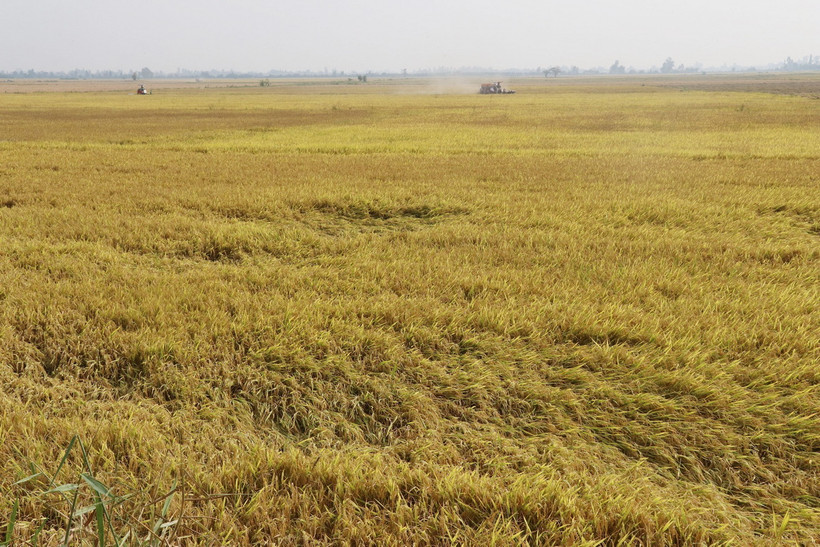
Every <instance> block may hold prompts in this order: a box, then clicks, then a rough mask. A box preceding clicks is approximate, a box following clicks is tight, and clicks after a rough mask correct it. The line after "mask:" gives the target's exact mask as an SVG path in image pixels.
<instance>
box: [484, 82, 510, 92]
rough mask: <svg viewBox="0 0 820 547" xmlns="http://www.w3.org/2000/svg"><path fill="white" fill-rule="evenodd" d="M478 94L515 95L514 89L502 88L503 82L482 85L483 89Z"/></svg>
mask: <svg viewBox="0 0 820 547" xmlns="http://www.w3.org/2000/svg"><path fill="white" fill-rule="evenodd" d="M478 92H479V93H480V94H481V95H510V94H512V93H515V91H513V90H512V89H504V88H503V87H501V82H492V83H489V84H481V89H479V90H478Z"/></svg>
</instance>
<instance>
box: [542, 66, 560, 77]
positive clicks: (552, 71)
mask: <svg viewBox="0 0 820 547" xmlns="http://www.w3.org/2000/svg"><path fill="white" fill-rule="evenodd" d="M560 73H561V67H558V66H554V67H551V68H548V69H547V70H545V71H544V77H545V78H549V77H550V74H552V75H553V76H555V77H556V78H557V77H558V75H559V74H560Z"/></svg>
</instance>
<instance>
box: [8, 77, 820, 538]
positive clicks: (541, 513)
mask: <svg viewBox="0 0 820 547" xmlns="http://www.w3.org/2000/svg"><path fill="white" fill-rule="evenodd" d="M781 78H783V79H784V80H785V78H786V77H785V76H783V77H781ZM802 78H803V80H802V81H801V87H800V88H799V89H800V92H795V93H790V92H779V93H766V92H764V91H766V84H767V83H768V80H767V81H764V82H758V84H759V85H756V81H755V80H753V79H751V77H749V79H748V80H744V82H743V87H742V88H741V89H738V88H737V86H736V82H734V81H731V82H730V81H729V80H728V77H727V78H726V81H725V82H724V81H723V80H720V79H719V78H718V79H716V78H715V77H712V76H708V77H703V78H701V79H699V78H698V77H691V78H680V79H672V78H655V79H652V78H648V79H645V80H637V79H602V80H584V79H575V80H565V81H566V82H567V83H566V84H563V85H562V84H559V83H553V82H552V81H550V82H545V81H543V80H521V81H519V82H514V84H513V85H511V86H510V87H513V88H516V89H518V93H517V94H516V95H513V96H503V97H496V96H491V97H486V96H479V95H477V94H475V95H473V94H446V93H438V92H430V89H431V88H432V89H440V88H438V87H436V86H427V85H426V84H425V83H424V82H421V81H417V80H412V79H410V80H395V81H382V82H378V81H377V82H373V83H371V84H368V85H367V86H351V85H345V84H344V83H341V84H336V83H335V82H331V81H328V82H285V83H282V84H276V85H272V86H270V87H264V88H260V87H258V86H250V85H249V86H247V87H224V88H203V89H195V88H191V87H187V88H179V89H173V88H171V89H165V90H162V91H161V92H157V93H155V94H154V95H152V96H150V97H136V96H132V95H127V94H124V93H121V92H115V91H101V90H98V89H97V90H94V91H92V92H85V93H60V92H59V89H57V90H54V91H51V92H48V93H5V94H2V95H0V386H2V388H1V389H0V541H3V539H7V540H10V541H11V542H12V544H15V543H14V542H15V541H18V540H19V541H23V540H32V538H33V539H34V541H40V542H41V543H45V544H57V543H58V542H61V541H68V542H89V543H90V542H92V541H95V540H96V541H98V542H106V541H108V542H114V541H119V542H121V543H124V544H135V545H136V544H158V545H161V544H219V543H224V544H262V543H266V542H274V543H280V544H314V543H315V544H338V543H357V544H360V543H379V544H393V545H409V544H449V543H456V544H473V545H488V544H495V545H520V544H532V545H537V544H538V545H554V544H559V545H560V544H565V545H600V544H604V545H618V544H634V545H690V544H721V543H728V544H752V543H756V544H778V543H793V544H811V543H812V542H815V541H816V538H817V537H818V534H820V508H819V506H818V503H819V501H818V500H820V475H819V474H818V471H819V470H818V465H820V460H818V450H819V449H820V420H818V412H820V405H819V404H818V403H820V391H818V374H820V373H818V363H820V176H818V173H820V133H819V132H818V131H817V127H818V124H820V102H818V101H817V100H816V94H817V90H818V85H820V81H818V80H817V79H816V78H813V77H811V76H804V77H802ZM722 82H724V83H725V85H723V86H722ZM730 84H731V85H730ZM781 84H782V87H783V89H785V90H786V91H788V90H789V89H791V88H790V87H789V85H788V82H786V81H783V82H781ZM445 88H446V86H445ZM476 89H477V88H476ZM778 89H781V88H778ZM806 90H808V91H806ZM781 91H782V90H781ZM812 93H814V94H815V95H812ZM4 523H5V524H4Z"/></svg>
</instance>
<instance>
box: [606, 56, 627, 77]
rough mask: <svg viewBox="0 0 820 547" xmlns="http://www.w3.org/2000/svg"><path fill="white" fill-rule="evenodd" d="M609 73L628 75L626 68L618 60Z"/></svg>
mask: <svg viewBox="0 0 820 547" xmlns="http://www.w3.org/2000/svg"><path fill="white" fill-rule="evenodd" d="M609 73H610V74H625V73H626V67H625V66H623V65H622V64H621V63H620V61H618V60H617V59H616V60H615V62H614V63H613V64H612V66H611V67H609Z"/></svg>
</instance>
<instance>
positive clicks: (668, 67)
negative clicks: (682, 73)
mask: <svg viewBox="0 0 820 547" xmlns="http://www.w3.org/2000/svg"><path fill="white" fill-rule="evenodd" d="M673 70H675V61H673V60H672V57H667V58H666V61H664V62H663V65H661V72H663V73H664V74H669V73H670V72H672V71H673Z"/></svg>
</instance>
